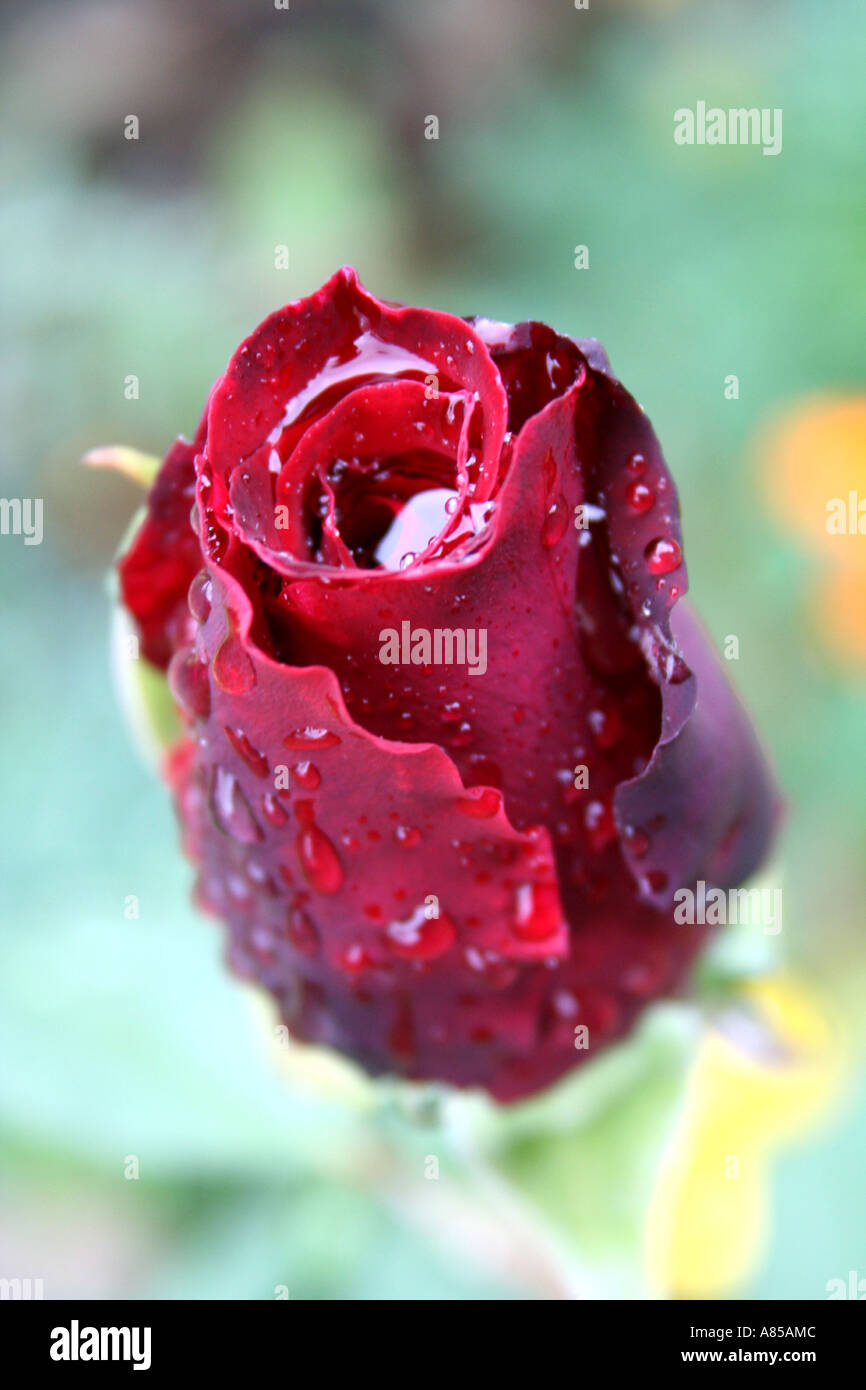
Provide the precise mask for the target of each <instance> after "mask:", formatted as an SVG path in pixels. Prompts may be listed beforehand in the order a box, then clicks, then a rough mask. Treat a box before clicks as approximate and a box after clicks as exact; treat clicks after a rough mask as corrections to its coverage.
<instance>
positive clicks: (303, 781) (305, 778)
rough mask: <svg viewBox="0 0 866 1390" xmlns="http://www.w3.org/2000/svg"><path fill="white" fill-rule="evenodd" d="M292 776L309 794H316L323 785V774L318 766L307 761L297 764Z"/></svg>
mask: <svg viewBox="0 0 866 1390" xmlns="http://www.w3.org/2000/svg"><path fill="white" fill-rule="evenodd" d="M292 776H293V777H294V779H295V781H296V782H297V784H298V786H299V787H303V789H304V791H307V792H314V791H315V790H316V788H317V787H320V786H321V785H322V774H321V772H320V771H319V769H318V768H317V767H316V764H315V763H311V762H309V761H306V760H305V761H304V762H301V763H295V765H294V767H293V768H292Z"/></svg>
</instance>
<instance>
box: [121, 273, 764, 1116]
mask: <svg viewBox="0 0 866 1390" xmlns="http://www.w3.org/2000/svg"><path fill="white" fill-rule="evenodd" d="M191 508H192V509H193V528H192V529H191V527H190V509H191ZM680 547H681V537H680V527H679V517H678V509H677V499H676V492H675V489H674V486H673V483H672V481H671V478H670V475H669V474H668V471H667V468H666V466H665V463H664V460H663V458H662V455H661V452H660V450H659V446H658V443H657V441H656V439H655V436H654V434H653V432H652V429H651V428H650V425H649V422H648V421H647V419H646V417H645V415H644V414H643V412H642V411H641V409H640V408H639V407H638V406H637V405H636V404H635V402H634V400H633V399H632V398H631V396H630V395H629V394H628V392H627V391H625V389H624V388H623V387H622V386H621V385H620V384H619V382H618V381H617V380H616V379H615V378H614V377H613V376H612V375H611V373H610V370H609V366H608V363H607V360H606V358H605V355H604V353H603V352H602V350H601V349H600V348H599V346H598V345H597V344H596V343H594V342H583V343H578V342H575V341H573V340H572V339H570V338H566V337H562V336H560V335H559V334H557V333H555V332H554V331H553V330H552V329H550V328H547V327H546V326H545V325H543V324H540V323H522V324H518V325H516V326H514V327H512V326H509V325H506V324H499V323H493V322H490V321H488V320H485V319H474V320H467V321H464V320H462V319H459V318H455V317H452V316H451V315H449V314H442V313H434V312H431V311H429V310H423V309H413V308H405V307H403V306H401V305H396V304H391V303H387V302H381V301H379V300H377V299H375V298H373V297H372V296H371V295H369V294H368V293H367V292H366V291H365V290H363V289H362V288H361V286H360V285H359V284H358V281H357V279H356V277H355V274H354V272H353V271H351V270H347V269H344V270H340V271H338V272H337V274H336V275H334V276H333V278H332V279H331V280H330V281H329V282H328V283H327V284H326V285H325V286H324V287H323V288H322V289H321V290H319V292H318V293H317V294H315V295H313V296H312V297H311V298H309V299H304V300H299V301H297V302H296V303H294V304H290V305H288V306H287V307H286V308H284V309H281V310H279V311H278V312H277V313H275V314H273V315H271V317H270V318H268V319H266V320H265V322H264V323H263V324H262V325H261V326H260V327H259V328H257V329H256V331H255V332H254V333H253V334H252V336H251V337H250V338H248V339H247V340H246V342H244V343H243V344H242V345H241V347H240V348H239V349H238V350H237V352H236V353H235V355H234V357H233V358H232V360H231V362H230V363H229V366H228V368H227V370H226V372H225V374H224V375H223V376H222V377H221V378H220V380H219V381H218V382H217V384H216V386H215V387H214V389H213V391H212V393H211V396H210V400H209V402H208V405H207V409H206V411H205V414H204V417H203V419H202V422H201V424H200V426H199V430H198V433H197V435H196V438H195V440H194V441H193V443H192V444H187V443H186V442H185V441H183V440H181V441H179V442H178V443H177V444H175V445H174V447H173V448H172V449H171V450H170V451H169V453H168V455H167V457H166V459H165V462H164V464H163V465H162V469H161V471H160V473H159V475H158V477H157V480H156V482H155V484H154V486H153V488H152V490H151V493H150V497H149V506H148V513H147V517H146V519H145V521H144V523H143V524H142V526H141V528H140V530H139V531H138V534H137V536H136V538H135V540H134V541H133V543H132V546H131V549H130V550H129V552H128V553H127V554H126V556H125V558H124V559H123V560H122V562H121V565H120V576H121V585H122V594H123V599H124V601H125V603H126V606H127V607H128V609H129V611H130V613H131V614H132V617H133V618H134V620H135V621H136V623H137V625H138V629H139V633H140V636H141V641H142V650H143V654H144V656H145V657H146V658H147V659H149V660H150V661H151V662H153V663H154V664H156V665H157V666H159V667H167V668H168V673H169V680H170V684H171V689H172V691H173V693H174V696H175V698H176V700H177V701H178V703H179V705H180V707H181V710H182V712H183V715H184V718H185V721H186V727H187V730H188V734H187V736H186V737H185V738H184V739H183V740H182V742H181V743H180V744H179V745H178V746H177V747H176V748H175V749H174V750H173V752H172V755H171V758H170V760H169V776H170V779H171V782H172V785H173V787H174V789H175V794H176V798H177V804H178V809H179V813H180V818H181V821H182V824H183V829H184V837H185V846H186V848H187V851H188V852H189V854H190V855H191V857H192V859H193V860H194V861H195V863H196V864H197V865H198V870H199V896H200V900H201V901H202V902H203V903H204V904H205V905H206V906H207V907H208V908H210V909H212V910H213V911H214V912H215V913H217V914H218V915H219V916H220V917H222V918H223V919H224V921H225V922H226V924H227V926H228V930H229V957H230V960H231V964H232V965H233V967H234V968H235V970H236V971H238V972H239V973H240V974H242V975H244V976H246V977H250V978H253V979H255V980H258V981H259V982H260V983H261V984H263V985H264V986H265V987H266V988H267V989H269V990H270V991H271V992H272V993H273V994H274V995H275V996H276V998H277V1000H278V1001H279V1004H280V1008H281V1010H282V1013H283V1017H284V1019H285V1022H286V1023H287V1024H288V1026H289V1028H290V1030H291V1032H292V1033H293V1034H294V1035H295V1036H296V1037H298V1038H301V1039H306V1040H311V1041H315V1042H321V1043H328V1044H330V1045H332V1046H333V1047H336V1048H339V1049H340V1050H341V1051H343V1052H345V1053H348V1054H349V1055H350V1056H352V1057H354V1058H355V1059H356V1060H357V1061H359V1062H361V1063H362V1064H363V1065H364V1066H365V1067H366V1068H367V1069H368V1070H369V1071H371V1072H400V1073H402V1074H403V1075H404V1076H408V1077H414V1078H435V1079H438V1080H446V1081H451V1082H453V1083H455V1084H457V1085H481V1086H484V1087H486V1088H487V1090H488V1091H490V1092H491V1094H492V1095H494V1096H496V1097H497V1098H499V1099H500V1100H512V1099H515V1098H516V1097H519V1096H524V1095H527V1094H528V1093H530V1092H533V1091H535V1090H537V1089H538V1088H539V1087H541V1086H544V1085H546V1084H547V1083H549V1082H550V1081H552V1080H553V1079H554V1078H555V1077H557V1076H559V1075H560V1074H561V1073H562V1072H564V1071H566V1070H567V1069H568V1068H570V1067H572V1066H573V1065H574V1064H575V1063H577V1062H579V1061H580V1060H581V1059H582V1058H585V1057H586V1056H587V1055H592V1054H594V1053H595V1052H597V1051H598V1049H599V1048H600V1047H601V1046H603V1045H604V1044H605V1043H607V1042H609V1041H610V1040H611V1039H613V1038H616V1037H618V1036H620V1035H622V1034H623V1033H624V1032H626V1030H627V1029H628V1028H629V1027H630V1025H631V1023H632V1022H633V1020H634V1018H635V1017H636V1015H637V1014H638V1013H639V1011H640V1010H641V1009H642V1008H643V1006H644V1005H645V1004H646V1002H647V1000H649V999H651V998H653V997H654V996H657V995H660V994H663V993H665V992H667V991H670V990H671V989H672V988H673V987H675V986H676V985H677V983H678V981H679V980H680V979H681V978H682V976H683V974H684V972H685V971H686V968H687V966H688V965H689V962H690V960H691V958H692V957H693V955H694V953H695V951H696V949H697V948H698V946H699V944H700V940H701V937H702V934H703V933H702V930H701V928H700V927H696V926H681V925H677V924H676V923H675V921H674V919H673V910H672V900H673V893H674V891H675V889H676V888H677V887H678V886H682V885H688V884H690V883H691V884H694V883H695V882H696V881H697V880H700V879H703V880H705V881H706V882H708V883H711V884H714V885H717V886H720V887H722V888H725V887H727V886H730V885H733V884H735V883H737V882H739V881H740V880H741V879H742V878H743V877H744V876H745V875H747V874H748V873H749V872H750V871H751V870H752V869H754V868H755V866H756V865H757V863H758V862H759V860H760V859H761V857H762V856H763V854H764V852H765V850H766V848H767V844H768V840H769V837H770V834H771V826H772V822H773V819H774V796H773V791H772V788H771V785H770V782H769V779H768V776H767V773H766V770H765V768H764V765H763V762H762V759H761V755H760V752H759V750H758V748H757V746H756V744H755V741H754V738H753V735H752V734H751V732H750V729H749V726H748V724H747V722H746V718H745V715H744V714H743V712H742V710H741V709H740V706H739V705H738V703H737V701H736V699H735V698H734V696H733V695H732V694H731V692H730V690H729V688H728V686H727V684H726V681H725V679H724V677H723V675H722V674H721V671H720V667H719V664H718V663H717V662H716V660H715V658H714V656H713V654H712V652H711V651H710V649H709V647H708V645H707V643H706V640H705V639H704V638H703V636H702V634H701V632H700V631H699V630H698V628H697V626H696V624H695V622H694V620H693V619H692V618H691V617H690V616H689V614H688V612H687V611H686V610H685V609H684V607H683V605H682V604H681V603H678V602H677V600H678V599H679V598H680V597H681V596H682V595H683V593H684V592H685V589H686V573H685V565H684V563H683V561H682V553H681V548H680Z"/></svg>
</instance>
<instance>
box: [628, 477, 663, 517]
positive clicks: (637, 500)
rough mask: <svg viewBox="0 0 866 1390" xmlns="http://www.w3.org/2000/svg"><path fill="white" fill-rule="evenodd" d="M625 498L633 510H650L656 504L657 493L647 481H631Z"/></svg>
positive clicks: (639, 511)
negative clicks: (648, 485)
mask: <svg viewBox="0 0 866 1390" xmlns="http://www.w3.org/2000/svg"><path fill="white" fill-rule="evenodd" d="M625 500H626V501H627V502H628V505H629V506H630V507H631V509H632V511H633V512H638V513H641V512H648V511H649V510H650V508H651V507H653V506H655V500H656V495H655V493H654V492H653V490H652V488H651V487H647V485H646V483H637V482H635V483H629V485H628V487H627V488H626V490H625Z"/></svg>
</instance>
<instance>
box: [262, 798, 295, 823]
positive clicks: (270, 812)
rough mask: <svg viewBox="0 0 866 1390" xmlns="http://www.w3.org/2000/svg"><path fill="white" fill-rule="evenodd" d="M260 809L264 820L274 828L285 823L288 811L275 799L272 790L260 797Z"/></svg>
mask: <svg viewBox="0 0 866 1390" xmlns="http://www.w3.org/2000/svg"><path fill="white" fill-rule="evenodd" d="M262 811H263V812H264V816H265V820H266V821H268V822H269V824H270V825H273V826H275V827H276V828H279V827H280V826H281V825H285V823H286V821H287V820H288V819H289V813H288V811H287V810H286V808H285V806H283V805H282V804H281V803H280V802H279V801H278V800H277V798H276V797H275V796H274V794H273V792H268V794H267V796H263V797H262Z"/></svg>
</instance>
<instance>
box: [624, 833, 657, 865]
mask: <svg viewBox="0 0 866 1390" xmlns="http://www.w3.org/2000/svg"><path fill="white" fill-rule="evenodd" d="M623 839H624V840H625V846H626V849H628V850H630V851H631V853H632V854H633V855H634V857H635V859H643V857H644V855H645V854H646V853H647V851H648V850H649V847H650V837H649V835H648V834H647V833H646V831H645V830H639V829H638V830H636V829H635V828H634V827H633V826H631V825H629V826H626V829H625V835H624V836H623Z"/></svg>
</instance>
